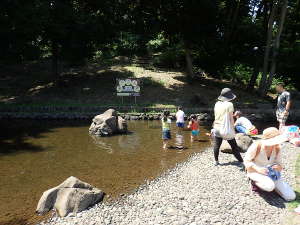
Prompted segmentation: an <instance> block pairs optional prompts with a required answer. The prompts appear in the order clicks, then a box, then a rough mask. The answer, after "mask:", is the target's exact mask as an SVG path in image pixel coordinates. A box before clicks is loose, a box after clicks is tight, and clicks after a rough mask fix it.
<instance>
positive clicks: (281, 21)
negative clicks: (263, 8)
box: [264, 0, 288, 94]
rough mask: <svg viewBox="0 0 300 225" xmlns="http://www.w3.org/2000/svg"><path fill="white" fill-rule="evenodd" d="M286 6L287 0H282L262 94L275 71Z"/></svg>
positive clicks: (270, 82) (265, 91)
mask: <svg viewBox="0 0 300 225" xmlns="http://www.w3.org/2000/svg"><path fill="white" fill-rule="evenodd" d="M287 6H288V0H284V2H283V6H282V9H281V15H280V21H279V23H278V31H277V33H276V37H275V45H274V49H273V55H272V63H271V70H270V75H269V78H268V81H267V84H266V87H265V90H264V94H266V93H267V91H268V89H269V88H270V86H271V84H272V81H273V77H274V73H275V71H276V63H277V55H278V51H279V48H280V37H281V34H282V30H283V25H284V21H285V17H286V12H287Z"/></svg>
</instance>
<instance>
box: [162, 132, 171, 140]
mask: <svg viewBox="0 0 300 225" xmlns="http://www.w3.org/2000/svg"><path fill="white" fill-rule="evenodd" d="M162 139H163V140H169V139H171V131H170V130H163V131H162Z"/></svg>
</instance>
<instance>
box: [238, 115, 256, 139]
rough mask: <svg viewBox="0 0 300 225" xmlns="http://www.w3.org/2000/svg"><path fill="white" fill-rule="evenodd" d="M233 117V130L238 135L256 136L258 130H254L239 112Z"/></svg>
mask: <svg viewBox="0 0 300 225" xmlns="http://www.w3.org/2000/svg"><path fill="white" fill-rule="evenodd" d="M233 116H234V118H235V119H236V121H235V123H234V126H235V130H236V131H237V132H238V133H244V134H247V135H257V134H258V130H257V129H256V127H255V126H253V124H252V123H251V121H250V120H248V119H247V118H246V117H244V116H242V113H241V111H236V112H235V113H234V115H233Z"/></svg>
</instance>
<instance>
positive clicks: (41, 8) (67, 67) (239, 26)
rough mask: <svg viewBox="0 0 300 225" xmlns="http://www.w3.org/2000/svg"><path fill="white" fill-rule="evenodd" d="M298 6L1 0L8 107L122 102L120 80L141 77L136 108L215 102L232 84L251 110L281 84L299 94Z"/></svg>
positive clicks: (278, 0)
mask: <svg viewBox="0 0 300 225" xmlns="http://www.w3.org/2000/svg"><path fill="white" fill-rule="evenodd" d="M299 5H300V3H299V1H296V0H291V1H287V0H272V1H266V0H247V1H232V0H225V1H218V2H215V1H209V0H205V1H184V0H176V1H160V0H155V1H143V0H142V1H128V0H119V1H111V0H110V1H100V2H90V1H73V0H72V1H71V0H67V1H56V0H51V1H46V2H45V1H40V0H36V1H28V2H23V1H19V0H16V1H2V2H1V3H0V7H1V9H2V10H3V13H2V14H1V19H2V20H3V21H4V22H5V23H4V25H3V27H2V29H1V36H2V37H3V41H1V43H0V47H1V49H2V54H0V64H1V69H0V72H1V80H0V82H1V96H0V100H1V102H2V103H17V104H20V103H22V104H46V105H53V104H54V105H60V104H63V105H74V104H101V105H102V104H107V105H114V104H115V105H120V104H122V103H121V99H120V98H117V97H116V96H115V90H114V87H115V79H116V78H118V77H133V76H134V77H140V78H142V79H143V93H142V97H141V98H139V100H138V104H141V105H147V106H154V107H157V106H159V105H162V106H165V105H171V106H174V105H178V104H187V105H193V104H201V103H203V104H204V105H205V104H209V103H210V102H211V101H212V100H213V99H215V98H216V95H217V94H216V93H217V92H219V89H221V88H222V87H224V86H231V87H234V88H235V89H240V90H238V92H240V95H239V97H241V98H242V102H243V103H252V102H255V101H256V100H257V99H258V97H257V96H265V95H266V94H267V91H268V90H271V92H272V89H273V86H274V85H275V84H276V83H278V82H285V83H286V84H287V85H288V87H289V89H297V88H299V86H297V84H299V81H300V80H299V76H298V71H299V63H298V62H299V60H300V41H299V40H300V37H299V35H300V34H299V32H298V31H299V26H300V21H299V17H300V12H299V7H300V6H299ZM246 89H248V90H247V91H244V90H246ZM153 93H160V94H159V96H158V95H153ZM253 93H255V95H254V94H253ZM199 95H200V97H199ZM253 96H254V97H253ZM183 99H185V101H183ZM193 99H194V100H196V101H193ZM259 99H260V100H259V101H262V102H264V101H265V100H266V99H264V98H259ZM267 100H268V98H267ZM201 101H202V102H201ZM133 102H134V101H133V100H132V101H131V100H130V99H127V102H125V104H127V105H130V104H133Z"/></svg>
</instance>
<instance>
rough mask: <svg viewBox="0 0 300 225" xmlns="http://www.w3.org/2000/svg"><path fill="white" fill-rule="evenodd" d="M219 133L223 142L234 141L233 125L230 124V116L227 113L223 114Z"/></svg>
mask: <svg viewBox="0 0 300 225" xmlns="http://www.w3.org/2000/svg"><path fill="white" fill-rule="evenodd" d="M219 132H220V136H221V137H222V138H223V139H224V140H232V139H234V137H235V131H234V127H233V124H232V123H231V120H230V114H229V113H226V114H225V116H224V121H223V125H222V126H221V128H220V131H219Z"/></svg>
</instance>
